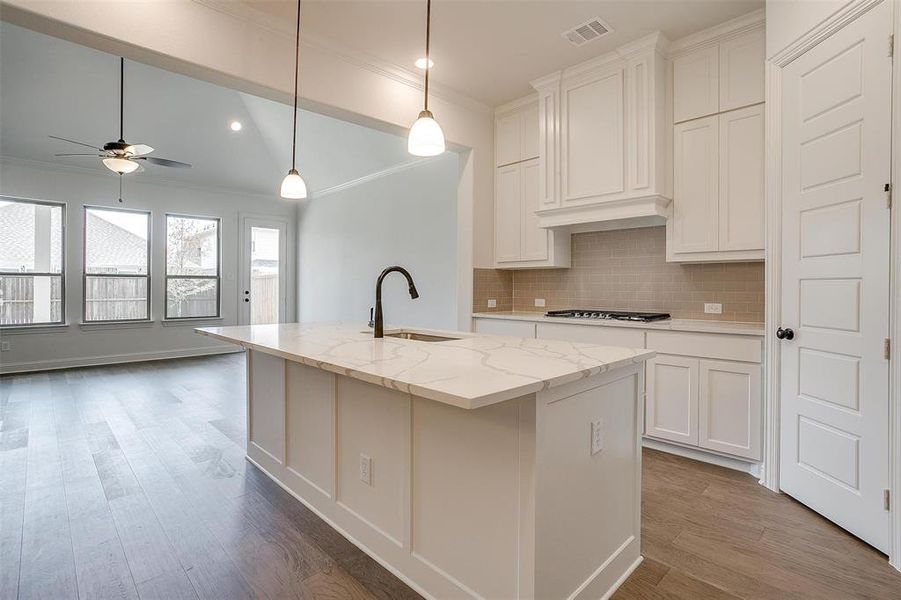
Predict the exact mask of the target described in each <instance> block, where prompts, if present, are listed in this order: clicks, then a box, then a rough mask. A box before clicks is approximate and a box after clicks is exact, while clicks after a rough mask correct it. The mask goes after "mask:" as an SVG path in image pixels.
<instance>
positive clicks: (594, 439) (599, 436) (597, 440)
mask: <svg viewBox="0 0 901 600" xmlns="http://www.w3.org/2000/svg"><path fill="white" fill-rule="evenodd" d="M603 449H604V422H603V421H602V420H601V419H598V420H597V421H592V422H591V455H592V456H594V455H595V454H597V453H598V452H600V451H601V450H603Z"/></svg>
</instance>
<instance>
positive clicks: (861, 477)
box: [780, 2, 892, 552]
mask: <svg viewBox="0 0 901 600" xmlns="http://www.w3.org/2000/svg"><path fill="white" fill-rule="evenodd" d="M891 23H892V13H891V3H889V2H883V3H881V4H879V5H877V6H875V7H874V8H872V9H871V10H870V11H869V12H867V13H865V14H864V15H862V16H861V17H859V18H858V19H857V20H856V21H854V22H853V23H850V24H848V25H847V26H845V27H844V28H843V29H841V30H840V31H838V32H837V33H835V34H834V35H833V36H832V37H830V38H828V39H826V40H824V41H823V42H821V43H820V44H818V45H817V46H815V47H814V48H813V49H811V50H810V51H808V52H807V53H806V54H804V55H803V56H801V57H800V58H798V59H797V60H796V61H795V62H793V63H791V64H790V65H788V66H787V67H786V68H785V70H784V72H783V98H782V115H783V131H782V144H783V148H782V173H783V179H782V202H783V205H782V223H783V236H784V241H783V244H782V277H783V278H782V290H783V291H782V313H783V323H782V326H784V327H791V328H794V329H795V337H794V339H793V340H791V341H789V340H783V342H782V346H781V351H782V363H781V369H782V373H781V375H782V377H781V381H782V390H781V411H782V412H781V457H780V463H781V468H780V487H781V488H782V490H783V491H785V492H786V493H788V494H790V495H792V496H794V497H795V498H797V499H798V500H799V501H801V502H803V503H804V504H806V505H808V506H810V507H811V508H813V509H814V510H816V511H817V512H819V513H821V514H823V515H824V516H825V517H827V518H829V519H831V520H832V521H834V522H836V523H837V524H839V525H840V526H842V527H844V528H845V529H847V530H848V531H850V532H851V533H853V534H855V535H857V536H859V537H860V538H862V539H863V540H864V541H866V542H868V543H869V544H871V545H873V546H875V547H876V548H878V549H880V550H882V551H883V552H885V551H887V550H888V532H889V520H888V513H887V512H886V511H885V510H884V509H883V490H884V489H885V488H887V487H888V481H889V471H888V414H889V413H888V381H889V377H888V375H889V372H888V365H889V363H888V361H887V360H886V359H885V357H884V356H883V343H884V340H885V338H886V337H887V335H888V331H889V322H888V311H889V256H890V248H889V222H890V211H889V210H888V208H887V207H886V203H885V194H884V192H883V186H884V185H885V184H886V183H887V182H889V181H890V156H891V146H890V132H891V94H892V90H891V59H890V58H889V57H888V56H887V55H886V51H885V49H886V40H887V39H888V36H889V34H890V33H891Z"/></svg>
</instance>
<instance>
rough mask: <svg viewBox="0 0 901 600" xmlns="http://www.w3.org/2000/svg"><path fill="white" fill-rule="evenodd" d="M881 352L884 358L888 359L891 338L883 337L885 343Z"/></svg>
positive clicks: (889, 357) (890, 349)
mask: <svg viewBox="0 0 901 600" xmlns="http://www.w3.org/2000/svg"><path fill="white" fill-rule="evenodd" d="M882 354H883V355H884V356H885V360H889V359H891V357H892V340H890V339H889V338H885V345H884V346H883V349H882Z"/></svg>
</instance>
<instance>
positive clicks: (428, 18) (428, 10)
mask: <svg viewBox="0 0 901 600" xmlns="http://www.w3.org/2000/svg"><path fill="white" fill-rule="evenodd" d="M431 30H432V0H426V2H425V100H424V106H423V110H426V111H427V110H429V71H431V66H430V64H429V63H430V62H431V61H429V42H430V38H431Z"/></svg>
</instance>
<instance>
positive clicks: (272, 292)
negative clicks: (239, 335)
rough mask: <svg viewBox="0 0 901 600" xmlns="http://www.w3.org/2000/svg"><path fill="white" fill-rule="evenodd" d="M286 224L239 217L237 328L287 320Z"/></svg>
mask: <svg viewBox="0 0 901 600" xmlns="http://www.w3.org/2000/svg"><path fill="white" fill-rule="evenodd" d="M287 237H288V225H287V223H285V222H283V221H276V220H268V219H259V218H254V217H243V218H242V230H241V242H242V248H241V268H240V279H241V286H240V289H239V290H238V291H239V295H240V299H239V300H238V302H239V305H240V310H239V317H240V318H239V321H240V323H241V325H266V324H269V323H283V322H285V321H287V318H288V315H287V307H288V302H287V296H288V281H287V272H288V270H287V257H288V239H287Z"/></svg>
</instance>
